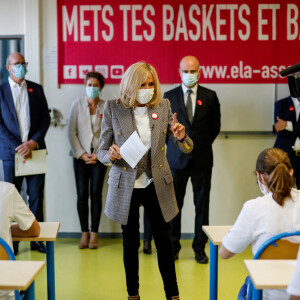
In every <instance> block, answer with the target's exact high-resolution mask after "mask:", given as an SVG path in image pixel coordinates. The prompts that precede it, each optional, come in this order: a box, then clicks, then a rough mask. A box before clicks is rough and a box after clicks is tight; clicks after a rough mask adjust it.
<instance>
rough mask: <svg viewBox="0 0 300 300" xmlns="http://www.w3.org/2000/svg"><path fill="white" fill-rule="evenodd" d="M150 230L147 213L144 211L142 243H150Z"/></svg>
mask: <svg viewBox="0 0 300 300" xmlns="http://www.w3.org/2000/svg"><path fill="white" fill-rule="evenodd" d="M152 235H153V234H152V229H151V225H150V221H149V219H148V217H147V213H146V211H145V210H144V241H145V242H151V241H152Z"/></svg>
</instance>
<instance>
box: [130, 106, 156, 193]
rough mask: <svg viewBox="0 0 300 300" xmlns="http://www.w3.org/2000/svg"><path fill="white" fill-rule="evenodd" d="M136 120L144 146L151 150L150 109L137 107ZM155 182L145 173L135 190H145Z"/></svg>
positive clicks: (138, 179)
mask: <svg viewBox="0 0 300 300" xmlns="http://www.w3.org/2000/svg"><path fill="white" fill-rule="evenodd" d="M133 113H134V118H135V122H136V127H137V129H138V132H139V136H140V139H141V140H142V142H143V144H144V145H145V146H146V147H147V148H148V149H150V148H151V130H150V122H149V115H148V108H147V107H146V106H142V107H139V106H137V107H136V108H135V109H134V110H133ZM152 181H153V179H152V178H149V177H148V175H147V173H146V172H144V173H142V175H141V176H140V177H139V178H137V179H136V180H135V183H134V188H145V187H147V186H148V185H149V184H150V183H151V182H152Z"/></svg>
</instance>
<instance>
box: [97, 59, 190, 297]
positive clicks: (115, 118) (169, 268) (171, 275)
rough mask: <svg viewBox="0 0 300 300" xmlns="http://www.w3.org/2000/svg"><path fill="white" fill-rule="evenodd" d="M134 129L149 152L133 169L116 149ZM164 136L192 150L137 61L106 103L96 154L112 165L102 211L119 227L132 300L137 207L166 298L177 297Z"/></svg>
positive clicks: (147, 69) (173, 208) (151, 72)
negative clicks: (152, 244)
mask: <svg viewBox="0 0 300 300" xmlns="http://www.w3.org/2000/svg"><path fill="white" fill-rule="evenodd" d="M134 131H137V132H138V134H139V137H140V139H141V140H142V142H143V144H144V145H145V146H146V147H147V148H148V149H149V150H148V152H147V153H146V154H145V155H144V157H143V158H142V159H141V160H140V161H139V163H138V164H137V166H136V167H135V168H131V167H130V166H129V165H128V164H127V163H126V161H125V160H124V159H123V158H122V156H121V154H120V147H121V146H122V145H123V144H124V142H125V141H126V140H127V139H128V137H129V136H130V135H131V134H132V133H133V132H134ZM167 134H168V135H169V136H170V138H171V139H172V140H173V141H174V143H175V144H176V146H177V147H178V148H179V149H180V150H181V151H183V152H185V153H188V152H191V151H192V148H193V142H192V141H191V140H190V138H189V137H188V136H187V135H186V134H185V128H184V126H183V125H181V124H179V123H177V121H176V113H175V114H174V116H173V114H172V113H171V108H170V103H169V101H168V100H167V99H162V98H161V90H160V85H159V80H158V77H157V74H156V71H155V69H154V68H153V66H151V65H149V64H147V63H145V62H138V63H135V64H133V65H131V66H130V67H129V68H128V69H127V71H126V72H125V74H124V75H123V78H122V81H121V85H120V98H119V99H118V100H116V101H108V102H107V103H106V105H105V108H104V115H103V121H102V131H101V137H100V146H99V150H98V151H97V155H98V158H99V160H100V161H101V162H102V163H103V164H109V163H112V168H111V170H110V172H109V179H108V184H109V188H108V193H107V199H106V206H105V211H104V212H105V214H106V215H107V216H108V217H109V218H110V219H112V220H114V221H116V222H118V223H120V224H121V225H122V232H123V251H124V255H123V257H124V266H125V273H126V283H127V292H128V299H132V300H133V299H140V296H139V276H138V265H139V263H138V249H139V246H140V237H139V206H140V205H143V206H144V209H145V211H146V213H147V216H148V218H149V221H150V224H151V227H152V230H153V236H154V241H155V244H156V248H157V256H158V265H159V269H160V272H161V276H162V279H163V283H164V289H165V293H166V297H167V299H179V292H178V286H177V280H176V273H175V265H174V259H173V256H172V245H171V239H170V223H169V222H170V221H171V220H172V219H173V218H174V217H175V216H176V214H177V213H178V207H177V204H176V199H175V193H174V187H173V178H172V174H171V171H170V168H169V164H168V162H167V159H166V155H165V141H166V136H167ZM149 292H151V291H149Z"/></svg>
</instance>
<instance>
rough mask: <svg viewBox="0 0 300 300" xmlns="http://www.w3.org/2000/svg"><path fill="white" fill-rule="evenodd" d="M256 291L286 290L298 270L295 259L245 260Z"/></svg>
mask: <svg viewBox="0 0 300 300" xmlns="http://www.w3.org/2000/svg"><path fill="white" fill-rule="evenodd" d="M244 264H245V266H246V269H247V271H248V273H249V275H250V277H251V280H252V282H253V284H254V286H255V288H256V289H286V288H287V287H288V285H289V283H290V281H291V279H292V276H293V274H294V271H295V268H296V260H294V259H276V260H273V259H266V260H265V259H258V260H253V259H251V260H244Z"/></svg>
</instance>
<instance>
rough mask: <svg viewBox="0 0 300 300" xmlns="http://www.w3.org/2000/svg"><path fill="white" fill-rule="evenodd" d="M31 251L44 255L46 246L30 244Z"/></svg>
mask: <svg viewBox="0 0 300 300" xmlns="http://www.w3.org/2000/svg"><path fill="white" fill-rule="evenodd" d="M30 249H31V250H37V251H38V252H40V253H46V246H45V245H44V244H43V243H42V242H31V243H30Z"/></svg>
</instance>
